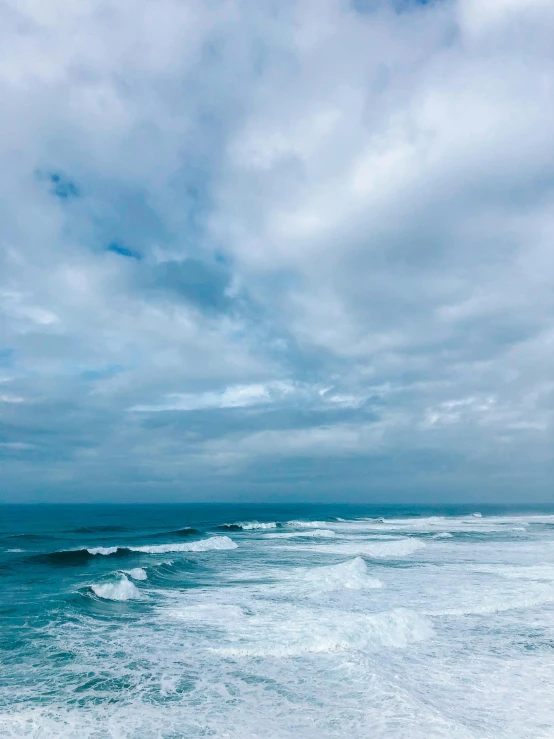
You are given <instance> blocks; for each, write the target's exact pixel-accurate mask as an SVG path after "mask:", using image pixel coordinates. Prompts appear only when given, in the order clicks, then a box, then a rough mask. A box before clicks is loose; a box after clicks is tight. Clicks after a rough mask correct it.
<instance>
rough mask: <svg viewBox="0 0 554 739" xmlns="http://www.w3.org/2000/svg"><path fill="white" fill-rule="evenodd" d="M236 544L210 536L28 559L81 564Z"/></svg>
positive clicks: (224, 538)
mask: <svg viewBox="0 0 554 739" xmlns="http://www.w3.org/2000/svg"><path fill="white" fill-rule="evenodd" d="M237 547H238V544H235V542H234V541H233V540H232V539H230V538H229V537H228V536H212V537H210V538H209V539H200V541H191V542H188V543H185V542H176V543H174V544H158V545H155V546H148V545H145V546H136V547H131V546H112V547H90V548H87V549H66V550H61V551H59V552H49V553H48V554H38V555H34V556H33V557H30V559H33V560H37V561H41V562H46V563H48V564H53V565H60V566H63V565H82V564H86V563H87V562H88V561H89V560H90V559H91V558H93V557H97V556H103V557H110V556H118V557H122V556H123V557H124V556H128V555H129V553H130V552H141V553H143V554H166V553H167V552H208V551H212V550H223V549H236V548H237Z"/></svg>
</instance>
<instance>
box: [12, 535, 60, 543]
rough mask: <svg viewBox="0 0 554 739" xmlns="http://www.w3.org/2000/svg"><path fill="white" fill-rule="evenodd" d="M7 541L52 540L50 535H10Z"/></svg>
mask: <svg viewBox="0 0 554 739" xmlns="http://www.w3.org/2000/svg"><path fill="white" fill-rule="evenodd" d="M2 538H5V539H17V540H18V541H24V542H25V541H43V540H44V539H51V538H52V537H51V536H50V535H49V534H9V535H7V536H5V537H2Z"/></svg>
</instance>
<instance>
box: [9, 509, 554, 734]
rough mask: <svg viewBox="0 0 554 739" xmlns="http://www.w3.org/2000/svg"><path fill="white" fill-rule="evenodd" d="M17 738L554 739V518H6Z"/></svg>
mask: <svg viewBox="0 0 554 739" xmlns="http://www.w3.org/2000/svg"><path fill="white" fill-rule="evenodd" d="M0 535H1V536H0V588H1V599H0V616H1V621H2V631H1V648H2V652H1V659H2V664H1V666H0V669H1V676H0V736H1V737H5V738H6V739H8V738H10V737H40V739H45V738H46V737H63V738H67V737H72V738H74V739H89V738H90V739H105V738H108V737H115V738H117V739H131V737H132V738H133V739H154V738H156V739H158V738H159V739H162V738H163V739H181V738H183V739H184V738H185V737H186V739H194V738H195V737H222V738H229V739H231V738H232V739H249V738H251V737H252V738H256V739H258V738H260V739H261V738H267V739H274V738H288V737H295V738H300V739H303V738H304V737H305V738H306V739H308V738H310V739H311V738H312V737H313V738H317V739H326V738H327V737H348V738H349V739H355V738H358V737H364V738H368V739H370V738H371V739H372V738H378V737H386V738H387V739H390V738H393V739H395V738H397V737H406V738H409V739H417V738H419V737H421V738H422V739H423V738H425V739H429V738H431V737H449V738H455V739H458V738H459V739H470V738H471V739H501V738H503V737H510V738H512V737H513V739H523V738H524V737H532V738H533V739H539V738H541V737H543V738H546V737H548V738H552V737H554V512H553V511H550V512H549V511H537V510H527V511H524V512H516V511H501V510H492V509H483V508H481V509H480V510H475V509H473V510H470V509H461V508H458V509H440V510H439V509H422V508H419V509H416V508H411V509H409V508H399V507H396V508H383V507H381V508H377V507H371V508H369V507H365V508H360V507H347V506H334V507H330V506H327V507H318V506H303V507H300V506H298V507H292V506H289V507H284V506H281V507H269V506H265V507H263V508H262V507H247V506H234V507H232V506H217V505H206V506H127V507H117V506H104V507H100V506H74V507H68V506H46V507H40V506H36V507H31V506H29V507H25V506H12V507H10V506H6V507H4V508H3V509H2V510H1V511H0Z"/></svg>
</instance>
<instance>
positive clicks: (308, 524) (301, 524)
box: [287, 519, 341, 529]
mask: <svg viewBox="0 0 554 739" xmlns="http://www.w3.org/2000/svg"><path fill="white" fill-rule="evenodd" d="M337 520H341V519H337ZM328 525H329V521H287V526H290V527H291V528H294V529H324V528H325V527H326V526H328Z"/></svg>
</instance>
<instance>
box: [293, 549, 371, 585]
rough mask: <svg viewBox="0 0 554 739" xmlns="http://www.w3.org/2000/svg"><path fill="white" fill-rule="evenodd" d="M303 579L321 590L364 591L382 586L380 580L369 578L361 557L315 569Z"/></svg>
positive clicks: (366, 567)
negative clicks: (344, 589) (343, 589)
mask: <svg viewBox="0 0 554 739" xmlns="http://www.w3.org/2000/svg"><path fill="white" fill-rule="evenodd" d="M305 579H306V580H307V581H308V582H310V583H312V584H313V585H314V586H316V587H317V588H320V589H322V590H338V589H340V588H347V589H349V590H364V589H370V588H380V587H382V586H383V583H382V582H381V581H380V580H378V579H377V578H375V577H370V575H369V572H368V566H367V564H366V562H364V560H363V559H362V558H361V557H356V558H355V559H350V560H348V561H346V562H341V563H340V564H338V565H329V566H326V567H316V568H314V569H313V570H310V571H309V572H307V573H306V575H305Z"/></svg>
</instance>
